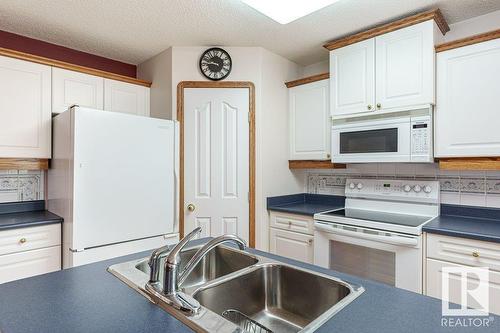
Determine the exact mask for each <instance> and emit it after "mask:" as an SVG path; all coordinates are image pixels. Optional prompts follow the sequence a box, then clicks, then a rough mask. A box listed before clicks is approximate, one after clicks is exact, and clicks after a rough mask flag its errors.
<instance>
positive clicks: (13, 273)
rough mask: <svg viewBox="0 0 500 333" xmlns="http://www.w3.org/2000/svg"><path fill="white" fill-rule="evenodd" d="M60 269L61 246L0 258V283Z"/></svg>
mask: <svg viewBox="0 0 500 333" xmlns="http://www.w3.org/2000/svg"><path fill="white" fill-rule="evenodd" d="M60 269H61V246H53V247H49V248H45V249H39V250H32V251H26V252H19V253H13V254H7V255H3V256H0V283H4V282H9V281H14V280H18V279H24V278H27V277H30V276H35V275H39V274H45V273H49V272H54V271H58V270H60Z"/></svg>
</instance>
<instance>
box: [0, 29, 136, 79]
mask: <svg viewBox="0 0 500 333" xmlns="http://www.w3.org/2000/svg"><path fill="white" fill-rule="evenodd" d="M0 47H3V48H6V49H11V50H15V51H19V52H24V53H29V54H34V55H37V56H42V57H46V58H50V59H54V60H59V61H64V62H68V63H71V64H75V65H80V66H85V67H90V68H94V69H100V70H102V71H106V72H111V73H115V74H120V75H125V76H129V77H132V78H137V66H135V65H132V64H127V63H124V62H121V61H116V60H113V59H109V58H104V57H100V56H97V55H94V54H90V53H86V52H82V51H77V50H74V49H70V48H68V47H64V46H60V45H56V44H51V43H47V42H43V41H41V40H38V39H33V38H29V37H25V36H21V35H16V34H13V33H11V32H7V31H2V30H0Z"/></svg>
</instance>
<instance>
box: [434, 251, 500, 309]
mask: <svg viewBox="0 0 500 333" xmlns="http://www.w3.org/2000/svg"><path fill="white" fill-rule="evenodd" d="M426 264H427V276H426V280H427V281H426V282H427V283H426V285H427V290H426V293H425V294H426V295H427V296H431V297H435V298H439V299H441V297H442V276H441V275H442V271H443V267H460V266H462V265H457V264H452V263H448V262H443V261H439V260H433V259H427V260H426ZM463 267H465V266H463ZM461 281H462V279H461V277H460V276H459V275H453V274H450V280H449V297H450V301H451V302H454V303H457V304H460V302H461V298H462V295H461V291H462V290H461ZM468 281H470V282H469V283H470V286H469V287H468V289H474V288H475V285H473V284H475V283H476V285H477V282H479V281H478V280H474V279H472V278H471V277H469V278H468ZM498 299H500V273H498V272H493V271H490V274H489V300H490V312H491V313H495V314H500V302H497V301H496V300H498Z"/></svg>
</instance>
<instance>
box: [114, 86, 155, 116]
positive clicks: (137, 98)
mask: <svg viewBox="0 0 500 333" xmlns="http://www.w3.org/2000/svg"><path fill="white" fill-rule="evenodd" d="M104 110H107V111H114V112H122V113H130V114H135V115H138V116H146V117H148V116H149V88H147V87H144V86H140V85H136V84H131V83H126V82H121V81H115V80H109V79H104Z"/></svg>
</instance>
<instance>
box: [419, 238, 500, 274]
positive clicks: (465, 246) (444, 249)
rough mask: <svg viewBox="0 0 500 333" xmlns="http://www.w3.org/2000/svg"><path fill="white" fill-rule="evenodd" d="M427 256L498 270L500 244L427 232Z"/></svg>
mask: <svg viewBox="0 0 500 333" xmlns="http://www.w3.org/2000/svg"><path fill="white" fill-rule="evenodd" d="M427 257H428V258H433V259H439V260H444V261H451V262H455V263H458V264H462V265H467V266H480V267H488V268H489V269H491V270H494V271H500V244H497V243H492V242H484V241H478V240H474V239H466V238H459V237H450V236H442V235H434V234H427Z"/></svg>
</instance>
